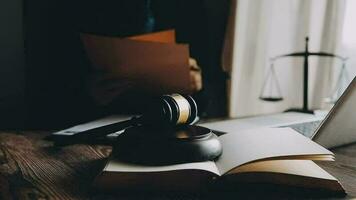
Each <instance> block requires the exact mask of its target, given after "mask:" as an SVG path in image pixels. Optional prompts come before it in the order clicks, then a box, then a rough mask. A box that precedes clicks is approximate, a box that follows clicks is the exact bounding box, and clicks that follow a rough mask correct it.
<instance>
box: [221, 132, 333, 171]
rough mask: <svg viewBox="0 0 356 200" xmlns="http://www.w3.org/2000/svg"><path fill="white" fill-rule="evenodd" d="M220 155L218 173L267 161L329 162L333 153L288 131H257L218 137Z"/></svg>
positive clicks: (232, 133)
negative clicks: (221, 150) (313, 158)
mask: <svg viewBox="0 0 356 200" xmlns="http://www.w3.org/2000/svg"><path fill="white" fill-rule="evenodd" d="M219 139H220V142H221V143H222V146H223V154H222V155H221V156H220V157H219V158H218V160H216V165H217V167H218V169H219V172H220V174H225V173H227V172H228V171H230V170H232V169H234V168H237V167H239V166H241V165H243V164H247V163H250V162H254V161H258V160H268V159H303V156H304V157H305V156H307V157H305V158H307V159H312V156H313V155H315V156H317V157H316V159H317V160H323V159H322V158H323V156H325V160H331V159H332V158H333V153H332V152H330V151H329V150H327V149H325V148H323V147H322V146H320V145H318V144H317V143H315V142H313V141H312V140H310V139H309V138H306V137H304V136H303V135H301V134H299V133H298V132H296V131H294V130H293V129H291V128H261V129H253V130H246V131H240V132H238V131H237V132H231V133H228V134H225V135H222V136H220V137H219Z"/></svg>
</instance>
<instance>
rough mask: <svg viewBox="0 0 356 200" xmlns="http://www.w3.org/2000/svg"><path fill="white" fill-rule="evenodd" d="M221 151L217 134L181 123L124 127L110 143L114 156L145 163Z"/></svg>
mask: <svg viewBox="0 0 356 200" xmlns="http://www.w3.org/2000/svg"><path fill="white" fill-rule="evenodd" d="M221 154H222V145H221V143H220V141H219V139H218V137H217V136H216V135H215V134H214V133H213V132H212V131H211V130H210V129H208V128H205V127H201V126H195V125H183V126H177V127H173V128H168V129H156V128H152V127H146V126H136V127H131V128H129V129H126V130H125V132H124V133H123V134H121V135H119V136H118V137H117V142H116V143H115V144H114V146H113V156H114V159H119V160H124V161H128V162H130V163H137V164H145V165H169V164H179V163H189V162H199V161H207V160H215V159H216V158H218V157H219V156H220V155H221Z"/></svg>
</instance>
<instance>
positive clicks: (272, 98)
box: [260, 97, 283, 102]
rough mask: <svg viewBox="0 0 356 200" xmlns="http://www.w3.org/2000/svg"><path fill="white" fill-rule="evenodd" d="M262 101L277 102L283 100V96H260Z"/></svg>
mask: <svg viewBox="0 0 356 200" xmlns="http://www.w3.org/2000/svg"><path fill="white" fill-rule="evenodd" d="M260 99H261V100H262V101H271V102H277V101H282V100H283V97H260Z"/></svg>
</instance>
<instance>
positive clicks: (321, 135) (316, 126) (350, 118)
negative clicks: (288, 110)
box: [284, 77, 356, 148]
mask: <svg viewBox="0 0 356 200" xmlns="http://www.w3.org/2000/svg"><path fill="white" fill-rule="evenodd" d="M355 119H356V77H354V79H353V80H352V81H351V83H350V85H349V86H348V87H347V88H346V90H345V91H344V93H343V94H342V95H341V97H340V98H339V100H338V101H337V102H336V103H335V105H334V106H333V108H332V109H331V110H330V112H329V113H328V114H327V116H326V117H325V119H324V120H315V121H310V122H305V123H298V124H291V125H289V126H284V127H291V128H293V129H294V130H296V131H298V132H300V133H301V134H303V135H305V136H306V137H309V138H311V139H312V140H314V141H315V142H317V143H319V144H321V145H322V146H324V147H326V148H333V147H337V146H341V145H346V144H349V143H353V142H356V120H355Z"/></svg>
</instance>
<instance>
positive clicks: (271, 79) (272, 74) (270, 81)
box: [259, 37, 349, 113]
mask: <svg viewBox="0 0 356 200" xmlns="http://www.w3.org/2000/svg"><path fill="white" fill-rule="evenodd" d="M308 42H309V38H308V37H306V38H305V50H304V51H302V52H294V53H288V54H283V55H279V56H275V57H273V58H270V67H269V71H268V72H267V74H266V77H265V80H264V83H263V86H262V89H261V93H260V97H259V98H260V99H261V100H263V101H269V102H278V101H282V100H283V96H282V92H281V88H280V85H279V82H278V79H277V75H276V71H275V67H274V63H275V62H276V61H277V60H279V59H282V58H286V57H303V58H304V74H303V107H302V108H292V109H289V110H287V111H286V112H288V111H294V112H302V113H313V111H312V110H310V109H309V108H308V77H309V75H308V73H309V56H321V57H332V58H335V59H338V60H340V61H341V64H342V65H341V69H340V73H339V75H338V78H337V81H336V85H335V88H334V89H333V90H332V92H331V96H330V97H329V98H327V99H329V102H330V103H334V102H335V101H336V100H337V98H338V97H340V96H341V94H342V92H343V84H344V83H348V81H349V77H348V72H347V68H346V61H347V59H348V58H347V57H343V56H340V55H337V54H332V53H327V52H310V51H309V47H308ZM267 86H270V88H269V91H268V94H267V95H265V92H266V90H268V88H267ZM274 89H275V90H276V92H277V93H276V95H273V91H274Z"/></svg>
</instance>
